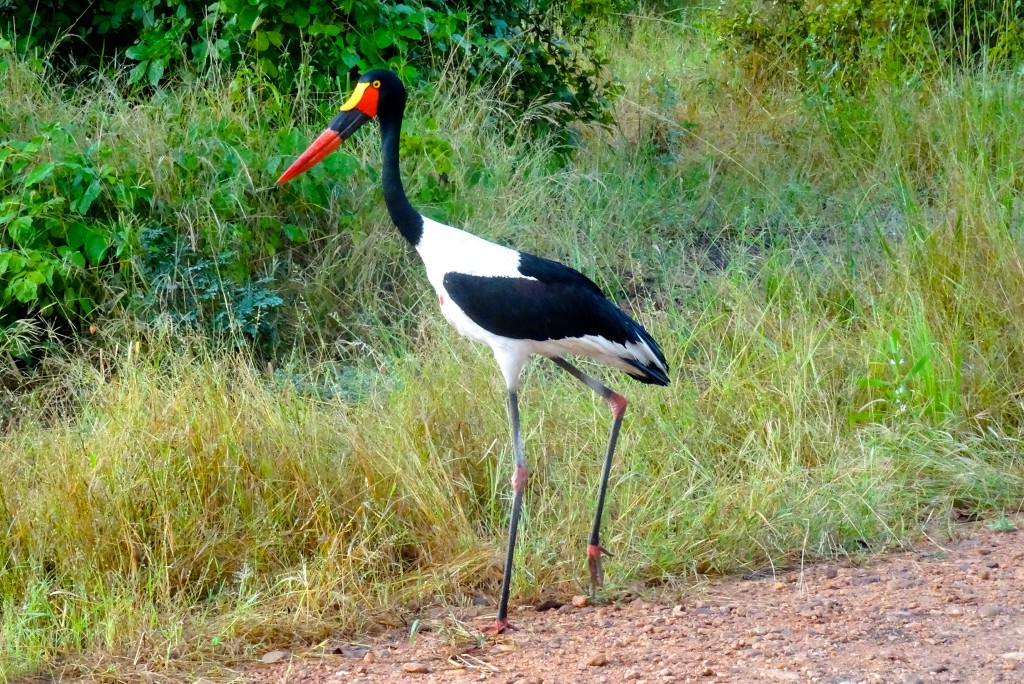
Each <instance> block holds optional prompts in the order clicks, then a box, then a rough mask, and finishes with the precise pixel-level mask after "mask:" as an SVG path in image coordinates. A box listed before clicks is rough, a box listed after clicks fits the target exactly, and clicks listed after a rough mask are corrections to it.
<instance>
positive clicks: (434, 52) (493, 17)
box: [0, 0, 629, 127]
mask: <svg viewBox="0 0 1024 684" xmlns="http://www.w3.org/2000/svg"><path fill="white" fill-rule="evenodd" d="M628 4H629V0H577V2H573V3H570V4H569V6H568V7H567V8H565V9H559V8H558V6H557V3H556V2H554V0H462V1H461V2H454V3H452V2H445V1H443V0H420V1H419V2H418V3H417V2H413V3H410V4H403V3H397V4H395V3H386V2H381V1H380V0H312V1H311V2H309V3H307V4H302V3H299V4H297V3H294V2H290V1H288V0H221V1H220V2H214V3H212V4H211V3H209V1H208V0H206V1H203V2H199V1H197V0H102V1H101V2H98V3H95V4H92V5H89V6H88V7H87V8H86V9H85V10H84V11H82V10H79V9H78V7H77V4H74V3H66V2H63V1H62V0H40V2H38V3H18V4H16V5H14V6H9V7H7V8H6V10H4V9H0V31H3V32H5V33H7V34H9V35H10V36H12V37H13V38H14V43H15V45H16V47H17V49H18V50H19V51H20V52H22V53H25V52H28V51H31V50H34V49H39V48H42V49H46V50H49V49H50V48H51V46H53V44H54V42H55V41H57V39H58V38H60V37H61V36H64V35H65V34H67V35H68V36H69V37H68V38H66V39H64V40H62V41H60V42H59V43H58V45H57V47H56V49H55V52H54V53H53V55H54V58H55V59H57V60H58V61H65V62H68V63H74V64H77V65H87V66H99V65H108V66H109V65H114V66H116V67H118V68H125V69H128V70H129V74H130V82H131V83H132V84H134V85H138V86H144V85H149V86H157V85H159V84H160V83H161V82H162V81H163V80H164V79H165V78H167V76H168V75H169V74H171V73H173V72H174V70H175V69H176V68H179V67H180V66H182V65H183V64H186V63H189V64H192V65H193V66H194V67H196V68H199V69H203V68H205V67H207V66H209V65H211V64H214V63H220V64H225V63H226V64H227V65H228V66H229V67H232V68H233V67H235V66H237V65H238V64H239V62H240V61H241V60H243V59H245V58H247V57H248V58H251V59H252V60H254V61H255V63H256V64H257V65H258V67H259V68H260V69H261V70H262V71H263V72H265V73H266V74H267V75H268V76H269V77H270V78H271V79H273V80H274V81H275V84H276V85H277V86H278V87H279V88H280V89H282V90H286V91H291V90H294V89H295V88H297V87H298V86H300V84H304V85H306V86H308V87H312V88H313V89H317V90H320V89H332V90H338V89H344V87H345V86H346V85H347V79H348V78H349V77H350V76H353V75H355V74H357V73H358V72H362V71H366V70H368V69H371V68H375V67H378V66H381V65H387V66H389V67H391V68H393V69H395V70H396V71H398V73H399V74H400V75H401V76H402V77H403V79H405V80H406V81H407V82H409V83H417V82H419V80H420V79H421V78H428V79H434V78H436V77H437V75H438V74H439V73H441V72H442V71H443V69H444V67H445V65H447V64H449V63H450V62H451V61H453V60H454V61H456V62H459V63H466V64H468V66H469V69H467V70H466V73H468V74H469V76H470V77H471V78H474V79H479V80H481V81H483V82H486V83H494V84H500V85H501V86H502V87H501V88H500V93H499V94H500V96H501V97H502V98H503V99H504V100H505V102H506V104H507V105H508V107H509V108H510V109H511V110H512V112H513V113H522V112H524V111H525V110H526V109H527V108H528V107H530V106H532V105H534V104H535V103H536V102H538V101H540V102H543V103H554V104H556V105H557V106H556V107H552V108H550V114H549V115H548V116H547V117H545V121H547V122H548V123H555V124H556V125H557V127H565V126H566V125H567V124H569V123H571V122H573V121H584V122H591V121H600V122H604V123H609V121H610V120H609V114H608V97H609V96H610V95H614V94H615V93H616V86H615V84H614V83H613V82H611V81H610V80H608V79H607V78H605V77H604V76H603V75H602V67H603V66H604V64H605V61H604V59H603V57H602V56H601V55H600V54H599V52H598V50H597V49H596V46H595V45H594V43H593V42H592V41H591V40H590V37H589V31H588V30H587V26H588V22H586V21H585V19H587V18H593V17H596V16H601V15H604V14H607V13H609V12H611V11H614V10H615V9H621V8H624V7H626V6H627V5H628ZM41 17H45V18H46V20H45V21H42V20H41V19H40V18H41Z"/></svg>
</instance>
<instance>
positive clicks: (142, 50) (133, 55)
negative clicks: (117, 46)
mask: <svg viewBox="0 0 1024 684" xmlns="http://www.w3.org/2000/svg"><path fill="white" fill-rule="evenodd" d="M148 52H149V51H148V50H147V49H146V46H145V45H132V46H131V47H130V48H128V49H127V50H125V51H124V56H125V57H127V58H128V59H136V60H140V61H141V60H143V59H146V54H147V53H148Z"/></svg>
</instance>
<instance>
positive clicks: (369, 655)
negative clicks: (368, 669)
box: [363, 651, 377, 665]
mask: <svg viewBox="0 0 1024 684" xmlns="http://www.w3.org/2000/svg"><path fill="white" fill-rule="evenodd" d="M363 662H364V663H366V664H367V665H373V664H374V663H375V662H377V656H375V655H373V651H367V652H366V655H364V656H363Z"/></svg>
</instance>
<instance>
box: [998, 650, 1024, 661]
mask: <svg viewBox="0 0 1024 684" xmlns="http://www.w3.org/2000/svg"><path fill="white" fill-rule="evenodd" d="M999 657H1000V658H1005V659H1007V660H1024V651H1009V652H1007V653H1002V654H1000V656H999Z"/></svg>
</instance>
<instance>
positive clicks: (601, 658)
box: [587, 653, 608, 667]
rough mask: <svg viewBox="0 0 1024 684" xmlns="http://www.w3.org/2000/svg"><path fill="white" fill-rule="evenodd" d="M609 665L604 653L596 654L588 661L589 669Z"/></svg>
mask: <svg viewBox="0 0 1024 684" xmlns="http://www.w3.org/2000/svg"><path fill="white" fill-rule="evenodd" d="M607 664H608V656H606V655H605V654H604V653H595V654H594V655H592V656H590V658H588V659H587V667H603V666H605V665H607Z"/></svg>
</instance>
